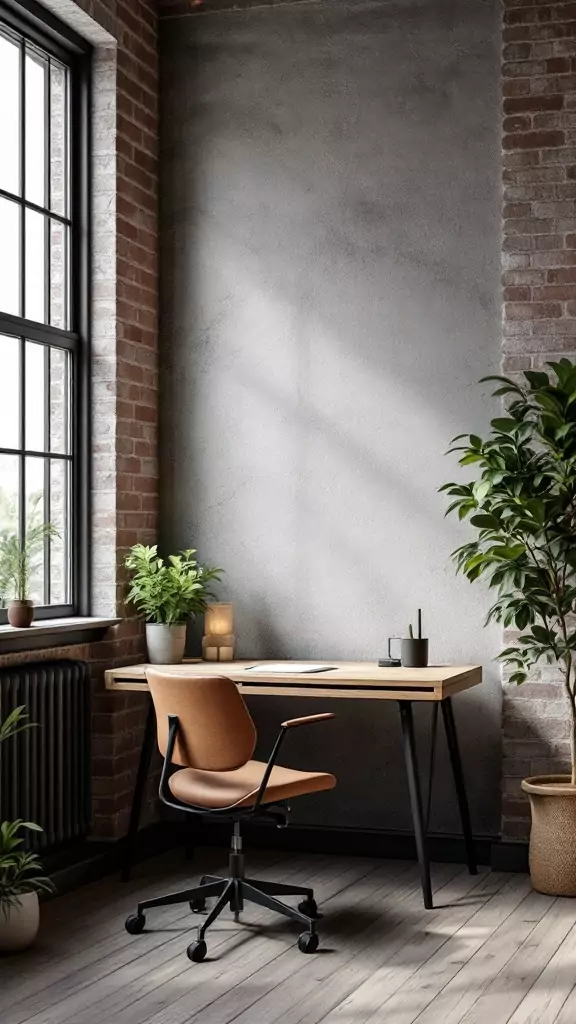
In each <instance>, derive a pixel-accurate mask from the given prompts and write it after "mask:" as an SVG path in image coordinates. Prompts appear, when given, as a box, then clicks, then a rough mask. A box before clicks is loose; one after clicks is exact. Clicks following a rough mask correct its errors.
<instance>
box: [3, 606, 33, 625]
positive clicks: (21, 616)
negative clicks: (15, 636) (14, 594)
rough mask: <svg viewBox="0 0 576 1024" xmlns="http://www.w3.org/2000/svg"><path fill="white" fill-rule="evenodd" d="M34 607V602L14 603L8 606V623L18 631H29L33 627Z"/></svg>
mask: <svg viewBox="0 0 576 1024" xmlns="http://www.w3.org/2000/svg"><path fill="white" fill-rule="evenodd" d="M33 618H34V605H33V604H32V601H12V602H11V603H10V604H9V605H8V622H9V623H10V625H11V626H16V628H17V629H27V628H28V626H31V625H32V619H33Z"/></svg>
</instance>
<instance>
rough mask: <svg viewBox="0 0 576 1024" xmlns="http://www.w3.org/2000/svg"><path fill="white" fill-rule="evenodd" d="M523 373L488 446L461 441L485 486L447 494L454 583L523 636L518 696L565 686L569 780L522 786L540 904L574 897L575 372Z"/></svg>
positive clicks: (512, 653) (509, 660)
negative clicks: (454, 526) (482, 592)
mask: <svg viewBox="0 0 576 1024" xmlns="http://www.w3.org/2000/svg"><path fill="white" fill-rule="evenodd" d="M547 366H549V367H550V370H551V371H552V372H551V373H546V372H543V371H531V370H526V371H525V372H524V375H523V376H524V381H523V382H522V383H521V384H520V383H517V382H516V381H514V380H510V379H508V378H506V377H486V378H484V380H495V381H497V382H498V387H497V389H496V390H495V391H494V395H495V396H503V395H504V396H506V400H507V401H508V403H509V404H508V407H507V410H506V414H505V415H501V416H499V417H497V418H496V419H493V420H492V423H491V431H490V434H489V436H488V437H487V438H486V439H485V440H483V439H482V438H480V437H478V436H477V435H475V434H462V435H459V437H457V438H455V439H454V442H453V444H455V442H460V443H459V444H456V446H455V447H453V448H451V449H450V451H456V452H459V453H460V459H459V461H460V465H461V466H474V467H475V468H476V470H477V471H478V476H477V479H475V480H474V481H473V482H470V483H466V484H455V483H449V484H445V485H444V487H443V488H441V490H446V491H448V494H449V495H450V496H451V497H452V498H453V501H452V503H451V504H450V506H449V509H448V512H456V513H457V514H458V516H459V518H460V519H467V518H469V520H470V523H471V525H472V527H473V528H474V529H475V531H476V535H475V538H474V539H473V540H472V541H470V542H468V543H467V544H464V545H462V546H461V547H459V548H458V549H457V550H456V551H455V552H454V558H455V560H456V566H457V571H459V572H462V573H464V575H465V576H467V577H468V579H469V580H471V581H475V580H483V581H485V582H486V583H487V584H488V586H489V587H491V588H492V589H493V591H494V594H495V600H494V602H493V604H492V606H491V608H490V610H489V612H488V618H487V622H490V621H496V622H499V623H501V624H502V625H503V626H504V628H506V629H515V630H517V631H518V636H517V639H516V642H515V643H514V646H511V647H507V648H505V650H503V651H502V652H501V653H500V655H499V657H500V659H501V661H502V662H503V664H504V665H505V666H506V667H507V668H508V669H509V670H510V676H509V680H510V682H511V683H517V684H521V683H523V682H524V681H525V680H526V678H527V677H528V675H529V672H530V669H531V668H532V667H533V666H534V665H537V664H538V662H540V661H542V660H544V661H547V662H549V663H551V664H554V665H556V666H557V667H558V670H559V673H560V676H561V678H562V681H563V684H564V691H565V694H566V710H567V719H568V721H567V732H569V734H570V746H571V774H570V775H544V776H537V777H534V778H529V779H525V780H524V781H523V783H522V788H523V790H524V791H525V792H526V793H528V794H529V797H530V804H531V811H532V830H531V836H530V870H531V875H532V883H533V885H534V887H535V888H536V889H538V890H539V891H540V892H545V893H550V894H553V895H567V896H568V895H569V896H576V620H575V618H574V612H575V607H576V364H574V363H573V362H571V361H570V360H568V359H561V360H560V362H557V363H556V362H554V363H548V364H547Z"/></svg>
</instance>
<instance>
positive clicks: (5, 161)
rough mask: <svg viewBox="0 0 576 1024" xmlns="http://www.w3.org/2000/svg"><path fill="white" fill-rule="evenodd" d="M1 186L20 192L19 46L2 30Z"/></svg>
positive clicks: (0, 101)
mask: <svg viewBox="0 0 576 1024" xmlns="http://www.w3.org/2000/svg"><path fill="white" fill-rule="evenodd" d="M0 139H2V158H1V159H0V188H3V189H4V190H5V191H6V192H14V193H15V194H17V195H19V194H20V47H19V46H18V45H17V44H15V43H13V42H12V40H10V39H8V38H7V37H6V36H3V35H2V34H1V33H0Z"/></svg>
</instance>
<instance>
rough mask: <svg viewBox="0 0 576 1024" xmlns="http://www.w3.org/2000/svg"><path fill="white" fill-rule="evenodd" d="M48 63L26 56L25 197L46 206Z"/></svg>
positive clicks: (31, 53) (29, 52)
mask: <svg viewBox="0 0 576 1024" xmlns="http://www.w3.org/2000/svg"><path fill="white" fill-rule="evenodd" d="M47 67H48V62H47V61H46V60H45V59H44V58H43V57H40V56H39V55H38V54H36V53H33V52H31V51H30V50H29V51H28V52H27V53H26V142H25V144H26V198H27V199H29V200H30V201H31V202H32V203H37V204H38V205H39V206H45V205H46V141H47V139H46V120H45V114H46V107H45V103H46V95H47V92H46V72H47Z"/></svg>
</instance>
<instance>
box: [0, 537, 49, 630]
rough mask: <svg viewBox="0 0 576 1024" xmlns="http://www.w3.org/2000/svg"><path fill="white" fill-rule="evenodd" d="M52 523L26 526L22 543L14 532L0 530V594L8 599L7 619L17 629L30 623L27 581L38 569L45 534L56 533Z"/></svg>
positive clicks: (28, 586)
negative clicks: (0, 531)
mask: <svg viewBox="0 0 576 1024" xmlns="http://www.w3.org/2000/svg"><path fill="white" fill-rule="evenodd" d="M57 536H58V532H57V530H56V529H55V527H54V526H53V525H52V523H38V524H36V525H33V526H29V527H28V530H27V531H26V538H25V540H24V542H23V543H22V542H21V541H20V537H19V535H18V534H17V533H14V532H11V531H2V533H1V534H0V597H1V598H2V601H3V602H5V601H6V600H8V601H9V604H8V622H9V623H10V625H11V626H16V627H17V628H19V629H23V628H27V627H28V626H30V625H32V620H33V618H34V605H33V603H32V601H31V600H30V596H29V595H30V581H31V580H32V579H33V578H34V576H36V574H37V573H38V571H39V560H40V559H41V558H42V556H43V553H44V541H45V539H46V538H47V537H57Z"/></svg>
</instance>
